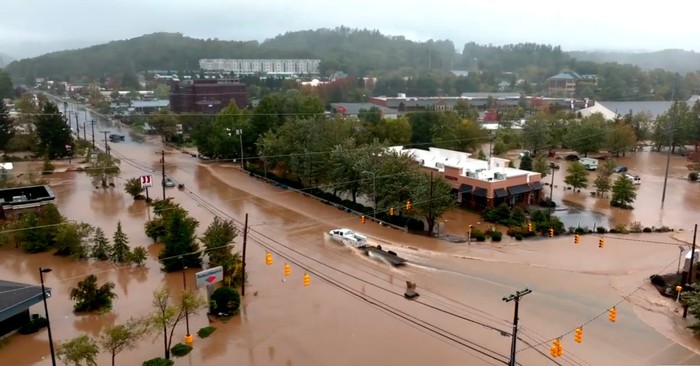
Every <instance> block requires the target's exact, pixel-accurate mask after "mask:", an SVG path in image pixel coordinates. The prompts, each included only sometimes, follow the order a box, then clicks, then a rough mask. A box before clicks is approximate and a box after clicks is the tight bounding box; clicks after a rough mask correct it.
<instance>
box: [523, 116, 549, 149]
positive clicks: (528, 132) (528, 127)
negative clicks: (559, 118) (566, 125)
mask: <svg viewBox="0 0 700 366" xmlns="http://www.w3.org/2000/svg"><path fill="white" fill-rule="evenodd" d="M522 140H523V148H525V149H527V150H530V151H532V153H533V154H537V153H538V152H539V151H541V150H548V149H550V148H551V147H552V146H551V142H552V136H551V127H550V122H549V121H547V120H546V119H545V118H543V117H541V116H538V117H533V118H531V119H529V120H528V121H527V123H525V126H523V130H522Z"/></svg>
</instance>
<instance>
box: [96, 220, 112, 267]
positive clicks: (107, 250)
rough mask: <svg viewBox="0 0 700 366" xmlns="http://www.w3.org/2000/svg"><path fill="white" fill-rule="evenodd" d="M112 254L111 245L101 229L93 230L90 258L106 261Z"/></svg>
mask: <svg viewBox="0 0 700 366" xmlns="http://www.w3.org/2000/svg"><path fill="white" fill-rule="evenodd" d="M111 253H112V244H111V243H110V242H109V239H107V237H106V236H105V232H104V231H102V229H101V228H99V227H98V228H97V229H95V235H94V236H93V237H92V253H91V256H92V257H93V258H95V259H97V260H101V261H106V260H108V259H109V257H110V254H111Z"/></svg>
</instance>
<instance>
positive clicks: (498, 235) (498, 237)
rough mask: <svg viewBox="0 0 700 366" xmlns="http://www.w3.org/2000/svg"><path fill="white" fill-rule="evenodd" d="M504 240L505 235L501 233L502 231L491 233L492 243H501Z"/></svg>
mask: <svg viewBox="0 0 700 366" xmlns="http://www.w3.org/2000/svg"><path fill="white" fill-rule="evenodd" d="M502 238H503V233H501V232H500V231H498V230H496V231H492V232H491V241H501V239H502Z"/></svg>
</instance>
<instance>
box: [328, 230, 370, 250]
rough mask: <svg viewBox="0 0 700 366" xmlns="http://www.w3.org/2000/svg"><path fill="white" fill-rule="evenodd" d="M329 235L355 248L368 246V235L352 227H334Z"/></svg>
mask: <svg viewBox="0 0 700 366" xmlns="http://www.w3.org/2000/svg"><path fill="white" fill-rule="evenodd" d="M328 235H329V236H330V237H331V239H334V240H337V241H340V242H342V243H343V244H345V245H348V246H351V247H354V248H364V247H366V246H367V237H366V236H364V235H361V234H358V233H356V232H354V231H352V230H350V229H334V230H331V231H330V232H329V233H328Z"/></svg>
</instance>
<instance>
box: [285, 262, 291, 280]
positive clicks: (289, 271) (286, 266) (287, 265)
mask: <svg viewBox="0 0 700 366" xmlns="http://www.w3.org/2000/svg"><path fill="white" fill-rule="evenodd" d="M291 272H292V267H291V266H290V265H289V263H285V264H284V277H289V274H290V273H291Z"/></svg>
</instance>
